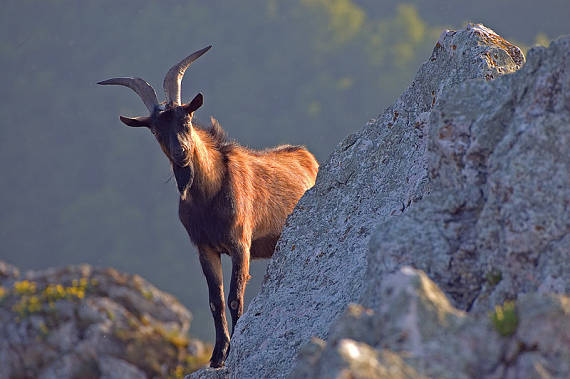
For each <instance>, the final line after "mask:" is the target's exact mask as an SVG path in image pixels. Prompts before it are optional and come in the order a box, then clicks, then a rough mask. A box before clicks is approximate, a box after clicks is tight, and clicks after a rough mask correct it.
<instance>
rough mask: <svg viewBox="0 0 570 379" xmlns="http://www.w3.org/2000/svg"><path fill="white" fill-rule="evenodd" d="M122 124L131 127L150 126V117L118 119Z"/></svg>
mask: <svg viewBox="0 0 570 379" xmlns="http://www.w3.org/2000/svg"><path fill="white" fill-rule="evenodd" d="M119 118H120V119H121V121H122V122H123V124H125V125H128V126H133V127H141V126H146V127H149V126H150V117H132V118H131V117H123V116H120V117H119Z"/></svg>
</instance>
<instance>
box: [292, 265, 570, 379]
mask: <svg viewBox="0 0 570 379" xmlns="http://www.w3.org/2000/svg"><path fill="white" fill-rule="evenodd" d="M377 295H378V296H379V297H381V298H382V304H381V305H379V306H378V307H377V308H376V310H371V309H367V308H364V307H362V306H361V305H356V304H351V305H349V306H348V308H347V309H346V311H345V312H344V314H343V315H342V316H341V317H340V318H339V320H337V321H336V322H335V323H334V324H333V326H332V328H331V329H330V331H329V337H328V341H327V342H324V341H322V340H319V339H314V340H313V341H312V342H311V343H310V344H308V345H307V346H305V347H304V348H303V349H302V350H301V353H300V356H299V361H298V363H297V366H296V367H295V369H294V370H293V372H292V374H291V377H292V378H311V379H313V378H314V379H318V378H323V379H324V378H327V379H328V378H386V379H388V378H390V379H397V378H442V379H443V378H449V379H462V378H465V379H467V378H497V379H499V378H513V379H514V378H518V379H524V378H539V377H543V378H544V377H555V378H567V377H568V376H569V375H570V343H569V342H568V341H570V298H569V297H567V296H564V295H559V296H555V295H542V294H537V293H532V294H526V295H521V296H520V297H519V299H517V301H516V304H515V303H506V305H505V306H504V307H497V309H496V310H495V312H494V313H493V314H492V317H487V316H485V317H473V316H470V315H469V314H467V313H465V312H462V311H460V310H458V309H456V308H454V307H453V306H451V304H450V303H449V301H448V300H447V298H446V297H445V295H444V294H443V293H442V292H441V291H440V290H439V288H438V287H437V286H436V285H435V284H434V283H433V282H432V281H431V280H430V279H428V278H427V276H426V275H425V274H424V273H423V272H422V271H417V270H413V269H411V268H409V267H408V268H403V269H402V270H401V271H400V272H398V273H396V274H389V275H387V276H386V277H385V279H384V280H383V281H382V284H381V286H380V288H379V289H377Z"/></svg>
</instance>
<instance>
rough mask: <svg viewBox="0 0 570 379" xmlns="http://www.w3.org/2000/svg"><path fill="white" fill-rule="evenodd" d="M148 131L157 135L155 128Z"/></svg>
mask: <svg viewBox="0 0 570 379" xmlns="http://www.w3.org/2000/svg"><path fill="white" fill-rule="evenodd" d="M150 131H151V133H152V134H153V135H154V136H156V135H158V133H157V132H156V130H155V129H151V130H150Z"/></svg>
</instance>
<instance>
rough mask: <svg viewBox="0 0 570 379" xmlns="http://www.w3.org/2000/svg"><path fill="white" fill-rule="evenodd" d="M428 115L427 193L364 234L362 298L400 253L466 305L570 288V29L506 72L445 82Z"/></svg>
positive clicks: (372, 301) (480, 306) (397, 263)
mask: <svg viewBox="0 0 570 379" xmlns="http://www.w3.org/2000/svg"><path fill="white" fill-rule="evenodd" d="M428 124H429V125H428V130H429V138H428V143H427V146H428V149H427V156H428V166H427V169H428V172H429V176H428V179H429V183H430V187H431V191H430V194H429V195H427V196H425V197H424V198H423V199H422V201H421V202H419V203H418V204H417V206H414V207H413V208H411V209H410V210H409V211H408V212H405V214H403V215H402V216H400V217H397V218H392V219H389V220H386V222H384V223H381V224H380V225H378V227H377V228H376V230H375V231H374V233H373V234H372V236H371V238H370V254H369V255H368V265H367V274H366V279H365V281H364V283H366V288H367V289H366V290H365V295H364V296H363V297H362V304H363V305H365V306H369V307H374V306H375V305H376V304H378V303H379V302H381V301H382V298H381V297H379V296H376V295H375V288H376V286H377V285H378V284H379V283H380V281H381V280H382V278H383V277H384V276H385V274H386V273H389V272H394V271H396V270H398V269H399V267H401V266H402V265H412V266H414V267H416V268H419V269H422V270H424V271H425V272H426V273H427V274H428V276H429V277H430V278H432V279H434V281H435V282H436V283H437V284H438V285H439V286H440V287H441V288H442V289H443V291H444V292H445V293H446V294H447V295H449V296H450V298H451V299H452V302H453V304H454V305H455V306H457V307H459V308H461V309H464V310H469V311H472V312H474V313H486V312H487V311H488V310H489V309H491V308H492V307H493V306H494V305H495V304H501V303H502V302H504V301H505V300H507V299H516V298H517V297H518V296H519V294H521V293H527V292H532V291H540V292H542V293H548V292H555V293H569V292H570V275H569V274H570V235H569V231H570V217H569V214H570V212H569V209H568V207H569V204H570V179H569V177H570V175H569V172H570V153H569V149H568V146H569V144H570V38H568V37H565V38H561V39H558V40H557V41H554V42H552V44H551V45H550V47H549V48H548V49H547V48H542V47H541V48H534V49H532V50H530V51H529V53H528V59H527V63H526V64H525V66H524V67H523V68H522V69H520V70H519V71H517V72H516V73H514V74H512V75H505V76H503V77H500V78H497V79H496V80H493V81H490V82H485V81H466V82H464V83H461V84H460V85H458V86H455V87H450V88H447V89H446V90H445V91H444V92H443V93H442V96H441V97H440V99H439V101H438V102H437V104H436V106H435V107H434V109H432V111H431V114H430V117H429V120H428Z"/></svg>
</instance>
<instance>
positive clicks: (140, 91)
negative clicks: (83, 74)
mask: <svg viewBox="0 0 570 379" xmlns="http://www.w3.org/2000/svg"><path fill="white" fill-rule="evenodd" d="M97 84H101V85H103V86H106V85H116V86H125V87H129V88H130V89H132V90H133V91H135V92H136V93H137V95H139V97H140V98H141V99H142V101H143V103H144V105H146V107H147V108H148V111H149V112H150V113H152V112H153V111H154V108H155V107H156V106H157V105H158V100H157V98H156V92H154V89H153V88H152V87H151V85H150V84H148V83H147V82H146V81H144V80H143V79H141V78H112V79H108V80H104V81H102V82H99V83H97Z"/></svg>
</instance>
